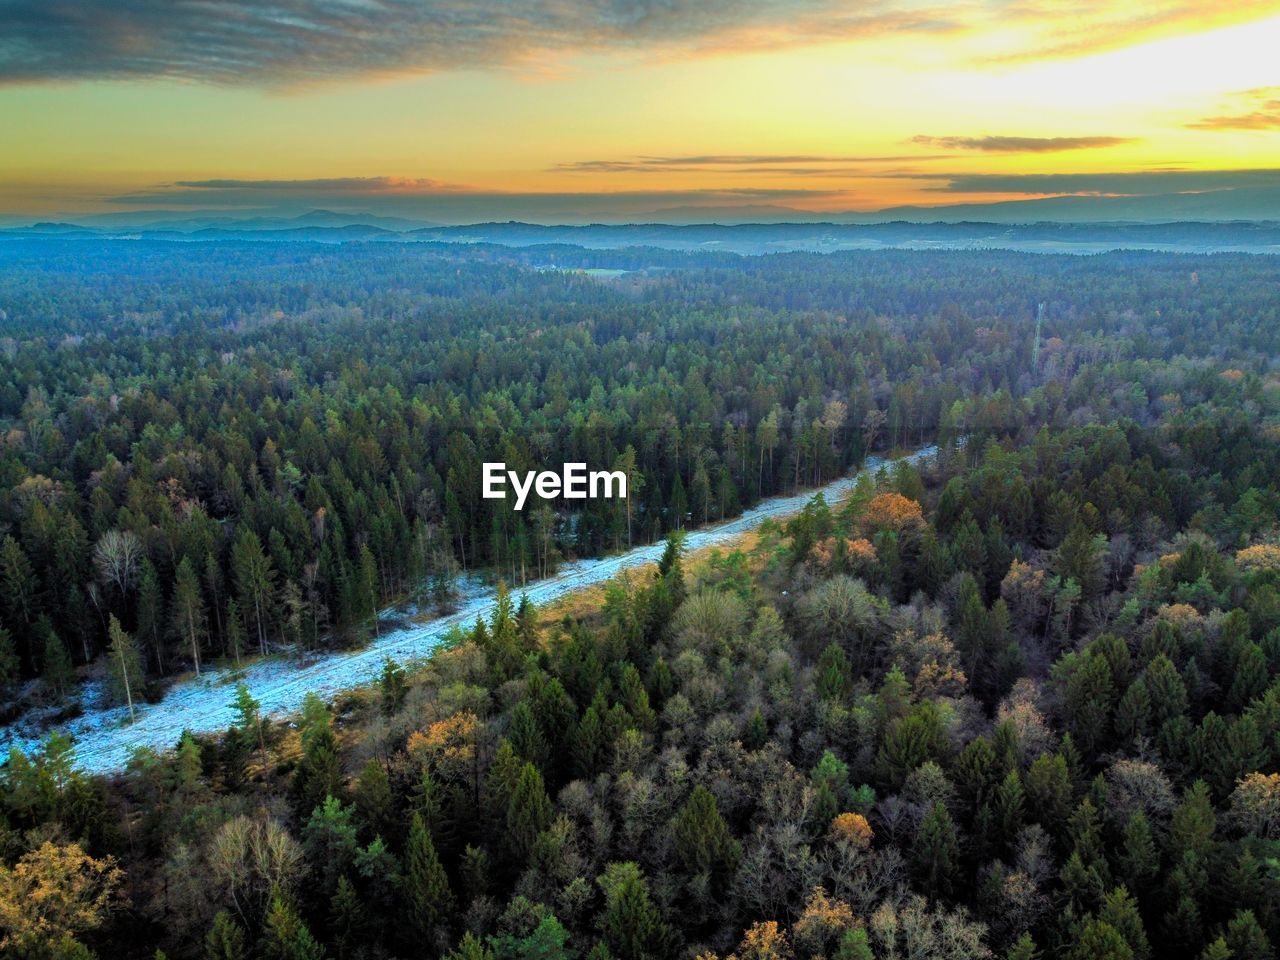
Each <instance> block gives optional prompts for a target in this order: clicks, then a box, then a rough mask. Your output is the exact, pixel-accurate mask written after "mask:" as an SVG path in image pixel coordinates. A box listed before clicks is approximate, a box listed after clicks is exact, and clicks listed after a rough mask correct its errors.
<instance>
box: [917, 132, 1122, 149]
mask: <svg viewBox="0 0 1280 960" xmlns="http://www.w3.org/2000/svg"><path fill="white" fill-rule="evenodd" d="M911 142H912V143H919V144H922V145H924V146H929V147H942V148H944V149H947V150H982V151H985V152H988V153H1056V152H1058V151H1061V150H1092V149H1095V148H1097V147H1115V146H1119V145H1120V144H1122V143H1133V142H1134V138H1133V137H992V136H986V137H929V136H925V135H923V134H921V135H920V136H918V137H912V138H911Z"/></svg>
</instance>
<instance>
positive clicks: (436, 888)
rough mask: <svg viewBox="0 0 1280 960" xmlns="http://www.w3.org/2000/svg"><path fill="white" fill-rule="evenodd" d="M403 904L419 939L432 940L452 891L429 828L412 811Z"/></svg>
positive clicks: (445, 917) (450, 908)
mask: <svg viewBox="0 0 1280 960" xmlns="http://www.w3.org/2000/svg"><path fill="white" fill-rule="evenodd" d="M404 890H405V904H406V906H407V908H408V910H407V912H408V919H409V924H410V926H411V928H412V930H413V932H414V934H416V935H417V936H418V937H420V938H421V942H427V943H429V942H432V941H433V940H434V938H435V935H436V933H437V931H438V930H439V928H440V927H442V926H444V925H445V924H446V923H447V922H448V920H449V916H450V914H451V913H452V911H453V891H452V890H450V889H449V878H448V877H447V876H445V872H444V867H443V866H442V865H441V863H440V858H439V856H437V855H436V847H435V844H434V843H433V842H432V840H431V831H429V830H428V829H427V825H426V824H425V823H423V821H422V817H421V816H419V815H418V814H416V813H415V814H414V815H413V823H412V825H411V826H410V828H409V843H408V847H407V848H406V850H405V866H404Z"/></svg>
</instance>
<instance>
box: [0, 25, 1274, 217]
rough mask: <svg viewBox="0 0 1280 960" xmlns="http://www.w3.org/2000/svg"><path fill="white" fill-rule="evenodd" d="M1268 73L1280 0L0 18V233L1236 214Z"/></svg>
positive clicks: (1260, 159) (1260, 147)
mask: <svg viewBox="0 0 1280 960" xmlns="http://www.w3.org/2000/svg"><path fill="white" fill-rule="evenodd" d="M1277 50H1280V0H1269V2H1252V0H1236V2H1233V3H1223V2H1221V0H1158V2H1146V3H1123V2H1103V0H1077V2H1074V3H1063V2H1060V0H961V2H949V3H942V2H933V0H910V2H899V0H845V2H839V0H783V2H773V3H766V2H760V0H631V2H623V0H506V2H501V3H498V2H493V3H479V2H474V0H239V2H236V3H213V2H209V0H0V131H3V133H4V136H3V139H2V140H0V142H3V144H4V147H3V149H0V216H4V217H7V218H9V219H11V220H12V219H15V218H16V219H22V218H26V219H28V220H32V219H43V220H48V219H75V218H85V217H91V216H93V215H101V214H113V213H114V214H119V213H127V214H131V215H135V216H139V217H141V218H143V219H145V218H146V217H147V216H150V215H152V214H153V213H154V214H155V215H156V216H157V217H158V216H161V215H162V214H161V213H160V212H166V211H167V212H169V215H182V216H195V215H209V214H210V213H213V214H217V215H225V216H248V215H256V214H272V215H292V214H296V213H300V212H304V211H307V210H311V209H316V208H323V209H330V210H339V211H344V212H364V213H369V214H374V215H379V216H398V217H406V218H411V219H416V220H429V221H433V222H453V223H460V222H473V221H479V220H489V219H504V220H505V219H522V220H535V221H541V222H580V221H584V220H592V219H619V218H623V219H646V218H647V219H662V218H663V216H664V215H666V216H672V215H675V214H676V213H678V212H680V211H688V210H689V209H690V208H696V209H699V210H705V211H707V213H708V215H709V216H712V215H714V214H716V213H723V212H726V211H740V210H758V211H762V212H767V211H770V210H779V209H783V208H785V209H787V210H798V211H804V212H805V213H814V214H823V213H826V214H833V213H842V212H847V211H874V210H881V209H884V208H893V207H896V206H899V205H917V206H938V205H947V204H957V203H982V202H989V201H1003V200H1017V199H1030V198H1037V197H1049V196H1063V195H1078V196H1084V197H1093V196H1104V197H1106V196H1124V197H1144V196H1162V195H1166V194H1178V193H1192V192H1194V193H1201V192H1205V191H1222V192H1224V195H1225V193H1226V192H1235V193H1238V194H1240V195H1242V196H1252V195H1253V194H1251V193H1248V191H1259V190H1261V191H1270V192H1271V193H1275V192H1277V191H1280V56H1277V54H1276V51H1277ZM1242 191H1243V192H1244V193H1241V192H1242ZM174 212H176V213H174Z"/></svg>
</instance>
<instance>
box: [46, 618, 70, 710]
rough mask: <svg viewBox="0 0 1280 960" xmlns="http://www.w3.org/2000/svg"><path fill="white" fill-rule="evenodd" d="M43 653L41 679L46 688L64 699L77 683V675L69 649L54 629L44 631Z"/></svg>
mask: <svg viewBox="0 0 1280 960" xmlns="http://www.w3.org/2000/svg"><path fill="white" fill-rule="evenodd" d="M42 652H43V656H42V658H41V659H42V663H41V665H40V666H41V670H40V679H41V680H43V681H44V685H45V687H46V688H47V689H48V690H50V691H52V692H53V695H54V696H55V697H57V698H58V699H62V698H63V697H65V696H66V695H67V691H68V690H70V689H71V685H72V684H73V683H74V682H75V678H76V674H75V668H74V667H73V666H72V665H71V656H70V654H68V653H67V648H66V646H65V645H64V644H63V642H62V638H61V637H59V636H58V635H57V634H56V633H54V632H53V628H52V627H49V628H48V629H46V630H45V631H44V649H43V651H42Z"/></svg>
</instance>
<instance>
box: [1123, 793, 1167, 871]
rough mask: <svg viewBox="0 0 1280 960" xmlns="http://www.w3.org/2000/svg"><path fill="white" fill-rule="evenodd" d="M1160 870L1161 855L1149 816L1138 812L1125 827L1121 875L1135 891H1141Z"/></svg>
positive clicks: (1130, 816) (1133, 814)
mask: <svg viewBox="0 0 1280 960" xmlns="http://www.w3.org/2000/svg"><path fill="white" fill-rule="evenodd" d="M1159 870H1160V855H1159V853H1158V852H1157V851H1156V844H1155V840H1154V839H1153V838H1152V834H1151V822H1150V821H1149V820H1148V819H1147V815H1146V814H1145V813H1144V812H1143V811H1141V810H1137V811H1135V812H1134V813H1132V814H1130V815H1129V819H1128V820H1127V821H1126V822H1125V825H1124V841H1123V845H1122V846H1121V850H1120V873H1121V875H1122V876H1123V877H1124V878H1125V880H1126V881H1127V882H1128V883H1129V885H1130V886H1131V887H1133V888H1134V889H1141V887H1142V886H1143V885H1145V883H1146V882H1147V881H1148V880H1150V879H1151V878H1152V877H1154V876H1155V875H1156V874H1157V873H1158V872H1159Z"/></svg>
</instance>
